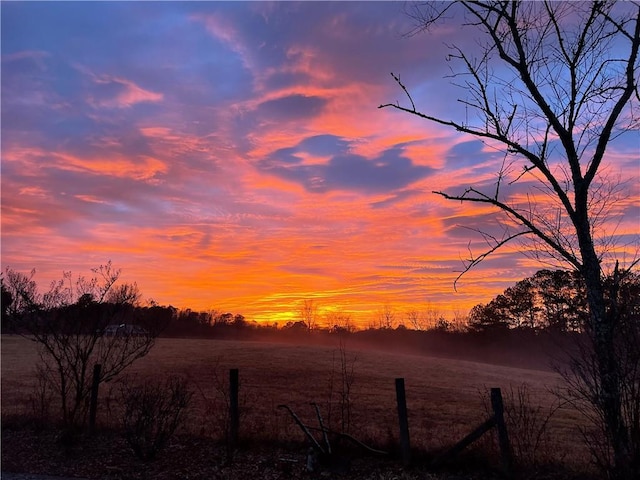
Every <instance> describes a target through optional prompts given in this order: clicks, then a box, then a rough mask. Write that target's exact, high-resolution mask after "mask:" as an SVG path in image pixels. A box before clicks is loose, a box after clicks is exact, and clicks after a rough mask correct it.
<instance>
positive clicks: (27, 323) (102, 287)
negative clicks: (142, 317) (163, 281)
mask: <svg viewBox="0 0 640 480" xmlns="http://www.w3.org/2000/svg"><path fill="white" fill-rule="evenodd" d="M93 273H94V276H93V277H92V278H90V279H86V278H85V277H82V276H80V277H77V279H76V280H73V278H72V275H71V273H70V272H66V273H64V275H63V278H62V279H61V280H59V281H57V282H53V283H52V284H51V286H50V287H49V289H48V290H47V291H46V292H45V293H44V294H42V295H41V294H39V293H38V289H37V285H36V282H35V281H34V280H33V277H34V275H35V271H32V272H31V274H30V275H25V274H22V273H19V272H16V271H14V270H12V269H7V270H6V279H7V282H6V288H7V290H8V292H9V293H10V294H11V296H12V298H15V299H16V301H14V302H13V303H12V304H11V308H10V312H9V315H10V322H11V324H12V326H13V328H14V329H15V331H17V332H19V333H21V334H22V335H25V336H27V337H28V338H31V339H33V340H34V341H36V342H37V343H38V345H39V347H40V348H39V355H40V361H39V363H38V365H37V367H38V374H39V375H40V379H41V380H42V381H43V382H45V385H46V386H47V387H48V388H50V389H51V390H52V391H53V392H55V394H56V395H57V397H58V398H59V400H60V402H61V414H62V420H63V423H64V425H65V426H67V427H78V426H81V425H82V424H83V423H84V421H85V419H86V413H87V410H86V409H87V406H88V397H89V394H90V390H91V382H92V371H93V366H94V365H95V364H100V365H101V366H102V369H101V372H100V377H99V381H100V382H105V381H109V380H111V379H112V378H114V377H115V376H117V375H118V374H119V373H120V372H122V371H123V370H124V369H125V368H127V367H128V366H129V365H131V363H133V362H134V361H135V360H137V359H138V358H141V357H143V356H145V355H146V354H147V353H148V352H149V351H150V349H151V347H152V346H153V345H154V340H155V338H156V336H157V334H158V333H159V331H160V328H161V325H160V324H159V323H157V321H156V319H146V320H147V321H146V322H145V323H144V324H143V325H140V324H139V325H140V326H139V328H137V329H122V330H117V331H114V334H113V335H110V336H107V335H105V333H104V332H105V329H106V327H107V326H109V325H111V324H114V323H115V324H116V325H118V324H119V323H120V322H121V321H122V320H123V319H125V318H126V319H128V321H133V320H134V319H133V318H132V315H131V313H132V310H131V308H132V306H131V305H130V304H127V303H109V302H107V301H106V300H107V299H108V298H111V299H123V298H124V297H122V296H120V295H116V296H111V292H114V291H115V292H124V291H133V290H135V289H134V288H133V287H124V286H123V285H120V286H118V285H117V281H118V280H119V278H120V270H116V269H114V268H113V267H112V265H111V262H109V263H107V264H106V265H102V266H100V267H98V268H96V269H94V270H93ZM122 287H124V288H122ZM126 298H127V299H132V297H131V296H127V297H126ZM130 307H131V308H130Z"/></svg>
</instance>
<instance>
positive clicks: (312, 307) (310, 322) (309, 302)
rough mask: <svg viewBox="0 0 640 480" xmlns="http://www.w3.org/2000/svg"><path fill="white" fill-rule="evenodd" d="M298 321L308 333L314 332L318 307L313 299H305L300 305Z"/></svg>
mask: <svg viewBox="0 0 640 480" xmlns="http://www.w3.org/2000/svg"><path fill="white" fill-rule="evenodd" d="M300 320H302V321H303V322H304V323H305V325H307V328H308V329H309V331H311V330H314V329H315V328H316V327H317V323H318V306H317V305H316V304H315V302H314V301H313V299H310V298H305V299H304V300H302V304H301V305H300Z"/></svg>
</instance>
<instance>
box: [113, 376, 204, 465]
mask: <svg viewBox="0 0 640 480" xmlns="http://www.w3.org/2000/svg"><path fill="white" fill-rule="evenodd" d="M121 395H122V404H123V406H124V413H123V416H122V423H123V427H124V435H125V438H126V440H127V443H129V445H130V446H131V448H132V449H133V452H134V453H135V454H136V456H137V457H138V458H140V459H142V460H151V459H153V458H155V456H156V455H157V454H158V453H159V452H160V451H161V450H162V449H163V448H164V447H165V446H166V445H167V443H168V442H169V440H170V439H171V437H172V436H173V434H174V433H175V431H176V430H177V429H178V428H179V427H180V426H183V425H184V423H185V416H186V411H187V408H188V407H189V404H190V402H191V397H192V396H193V393H192V392H191V390H190V389H189V387H188V385H187V382H186V380H184V379H180V378H178V377H175V376H173V377H169V378H168V379H167V380H166V381H165V382H164V383H160V382H151V381H145V382H144V383H142V384H141V385H137V386H133V387H129V386H127V385H126V383H124V382H123V383H122V388H121Z"/></svg>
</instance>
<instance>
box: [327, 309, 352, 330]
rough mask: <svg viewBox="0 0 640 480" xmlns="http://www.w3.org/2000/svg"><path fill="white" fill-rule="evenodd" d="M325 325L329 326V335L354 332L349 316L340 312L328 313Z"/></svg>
mask: <svg viewBox="0 0 640 480" xmlns="http://www.w3.org/2000/svg"><path fill="white" fill-rule="evenodd" d="M326 323H327V325H329V332H330V333H353V332H355V330H356V328H355V325H354V324H353V322H352V320H351V316H350V315H348V314H346V313H344V312H341V311H333V312H329V313H328V314H327V317H326Z"/></svg>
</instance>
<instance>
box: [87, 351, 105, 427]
mask: <svg viewBox="0 0 640 480" xmlns="http://www.w3.org/2000/svg"><path fill="white" fill-rule="evenodd" d="M101 370H102V365H100V364H99V363H96V364H95V365H94V366H93V378H92V383H91V400H90V403H89V434H93V432H94V431H95V428H96V413H97V411H98V388H100V372H101Z"/></svg>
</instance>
